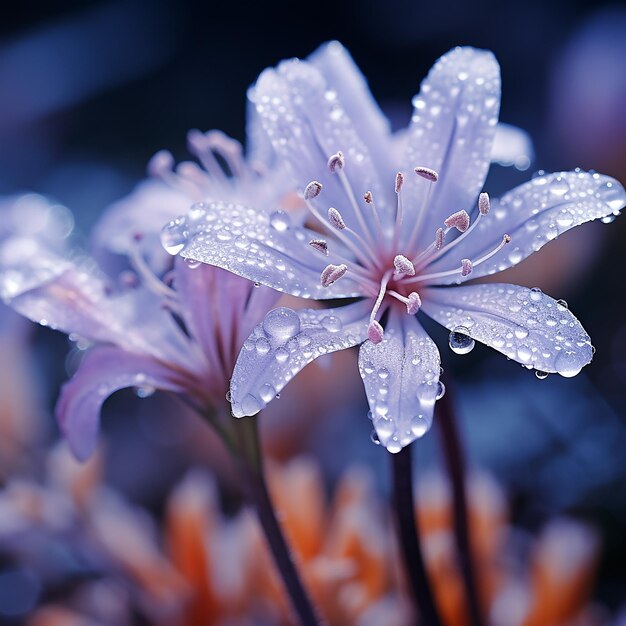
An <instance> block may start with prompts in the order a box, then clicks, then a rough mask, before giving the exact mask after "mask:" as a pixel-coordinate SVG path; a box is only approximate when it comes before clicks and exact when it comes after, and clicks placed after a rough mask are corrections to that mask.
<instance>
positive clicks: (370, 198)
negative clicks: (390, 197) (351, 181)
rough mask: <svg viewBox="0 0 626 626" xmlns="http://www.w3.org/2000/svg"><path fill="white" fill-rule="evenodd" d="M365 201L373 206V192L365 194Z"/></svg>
mask: <svg viewBox="0 0 626 626" xmlns="http://www.w3.org/2000/svg"><path fill="white" fill-rule="evenodd" d="M363 200H365V202H367V204H373V202H374V198H373V196H372V192H371V191H366V192H365V193H364V194H363Z"/></svg>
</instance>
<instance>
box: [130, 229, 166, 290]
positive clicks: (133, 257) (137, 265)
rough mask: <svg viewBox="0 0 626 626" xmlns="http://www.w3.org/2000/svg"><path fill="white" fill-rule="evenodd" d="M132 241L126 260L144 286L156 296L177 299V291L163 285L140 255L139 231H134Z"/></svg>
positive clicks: (140, 236) (140, 237)
mask: <svg viewBox="0 0 626 626" xmlns="http://www.w3.org/2000/svg"><path fill="white" fill-rule="evenodd" d="M133 239H134V243H133V244H132V245H131V246H130V250H129V253H128V260H129V261H130V264H131V266H132V267H133V269H134V270H135V272H136V273H137V276H139V278H140V279H141V280H142V281H143V283H144V284H145V286H146V287H147V288H148V289H150V291H152V292H153V293H155V294H157V295H158V296H165V297H166V298H168V299H170V300H174V301H176V300H178V295H177V293H176V292H175V291H174V290H173V289H171V288H170V287H168V286H167V285H165V284H164V283H163V282H162V281H161V280H159V279H158V278H157V276H156V275H155V274H154V272H153V271H152V269H151V268H150V266H149V265H148V264H147V263H146V261H145V260H144V258H143V256H142V255H141V251H140V250H139V242H140V241H141V239H142V235H141V234H140V233H135V235H134V237H133Z"/></svg>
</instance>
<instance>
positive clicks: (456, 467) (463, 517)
mask: <svg viewBox="0 0 626 626" xmlns="http://www.w3.org/2000/svg"><path fill="white" fill-rule="evenodd" d="M446 384H447V383H446ZM447 389H448V391H447V393H446V394H445V395H444V397H443V398H442V399H441V400H439V402H437V420H436V421H437V424H438V425H439V429H440V432H441V440H442V444H443V453H444V457H445V462H446V466H447V468H448V474H449V475H450V481H451V484H452V498H453V505H454V534H455V537H456V546H457V550H458V553H459V565H460V568H461V575H462V576H463V583H464V586H465V595H466V599H467V606H468V608H469V618H470V624H471V626H483V625H484V623H485V622H484V620H483V617H482V611H481V608H480V603H479V597H478V586H477V584H476V571H475V567H474V560H473V558H472V548H471V544H470V533H469V518H468V512H467V495H466V491H465V487H466V485H465V474H466V462H465V455H464V450H463V446H462V445H461V438H460V436H459V430H458V425H457V421H456V416H455V414H454V407H453V404H452V399H451V394H450V385H449V384H447Z"/></svg>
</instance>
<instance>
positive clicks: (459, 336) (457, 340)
mask: <svg viewBox="0 0 626 626" xmlns="http://www.w3.org/2000/svg"><path fill="white" fill-rule="evenodd" d="M448 343H449V345H450V350H452V352H454V353H456V354H467V353H468V352H471V351H472V350H473V349H474V346H475V345H476V342H475V341H474V340H473V339H472V338H471V337H470V334H469V330H467V328H465V326H457V327H456V328H454V330H452V332H451V333H450V337H449V340H448Z"/></svg>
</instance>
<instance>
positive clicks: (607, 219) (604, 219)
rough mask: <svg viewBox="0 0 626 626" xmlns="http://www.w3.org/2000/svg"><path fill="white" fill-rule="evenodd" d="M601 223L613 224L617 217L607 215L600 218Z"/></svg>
mask: <svg viewBox="0 0 626 626" xmlns="http://www.w3.org/2000/svg"><path fill="white" fill-rule="evenodd" d="M600 221H601V222H602V223H603V224H612V223H613V222H614V221H615V215H605V216H604V217H601V218H600Z"/></svg>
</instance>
